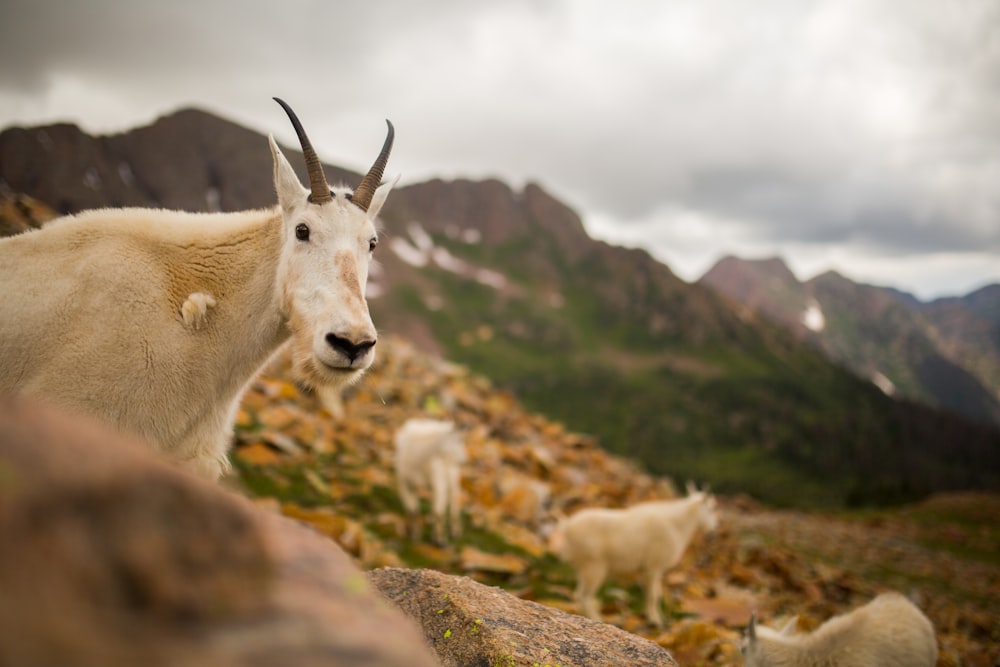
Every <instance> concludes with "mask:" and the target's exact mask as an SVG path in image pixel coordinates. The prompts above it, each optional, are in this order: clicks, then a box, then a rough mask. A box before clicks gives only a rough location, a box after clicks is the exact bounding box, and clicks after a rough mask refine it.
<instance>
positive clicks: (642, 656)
mask: <svg viewBox="0 0 1000 667" xmlns="http://www.w3.org/2000/svg"><path fill="white" fill-rule="evenodd" d="M368 577H369V579H370V580H371V582H372V583H373V584H374V585H375V587H376V588H378V589H379V590H380V591H381V592H382V593H383V594H384V595H385V596H386V597H388V598H389V599H391V600H392V601H393V602H395V603H396V604H397V605H399V607H400V608H401V609H402V610H403V611H404V612H406V613H407V614H408V615H409V616H411V617H412V618H414V619H415V620H416V621H417V622H418V623H419V624H420V625H421V626H422V627H423V629H424V635H425V637H426V638H427V640H428V641H429V642H430V643H431V645H432V646H433V647H434V650H435V651H437V654H438V657H439V658H440V660H441V664H442V665H444V667H459V666H461V665H502V666H503V667H515V666H521V665H526V666H534V665H561V667H573V666H579V667H583V666H585V665H631V666H633V667H641V666H642V665H656V666H657V667H670V666H671V665H673V666H674V667H676V665H677V663H676V662H674V660H673V658H671V657H670V654H669V653H668V652H667V651H666V650H665V649H663V648H662V647H660V646H659V645H657V644H655V643H653V642H651V641H649V640H648V639H643V638H642V637H639V636H637V635H633V634H630V633H628V632H625V631H624V630H620V629H618V628H616V627H614V626H611V625H607V624H604V623H598V622H595V621H592V620H590V619H586V618H583V617H582V616H576V615H574V614H567V613H565V612H562V611H559V610H557V609H553V608H551V607H546V606H544V605H540V604H536V603H534V602H530V601H525V600H520V599H518V598H516V597H514V596H513V595H511V594H509V593H507V592H505V591H503V590H501V589H499V588H494V587H491V586H484V585H482V584H480V583H478V582H475V581H473V580H472V579H469V578H467V577H456V576H453V575H447V574H442V573H440V572H437V571H435V570H411V569H404V568H381V569H378V570H373V571H371V572H369V573H368Z"/></svg>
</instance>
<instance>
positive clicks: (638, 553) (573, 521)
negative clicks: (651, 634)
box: [549, 485, 719, 627]
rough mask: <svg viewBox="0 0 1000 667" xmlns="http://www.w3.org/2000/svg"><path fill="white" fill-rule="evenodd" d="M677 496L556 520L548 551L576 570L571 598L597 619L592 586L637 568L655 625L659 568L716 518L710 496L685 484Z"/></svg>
mask: <svg viewBox="0 0 1000 667" xmlns="http://www.w3.org/2000/svg"><path fill="white" fill-rule="evenodd" d="M688 492H689V495H688V496H687V497H686V498H682V499H680V500H661V501H651V502H646V503H640V504H638V505H633V506H632V507H629V508H626V509H602V508H590V509H584V510H580V511H579V512H577V513H576V514H574V515H573V516H571V517H570V518H568V519H564V520H563V521H560V523H559V525H558V526H556V528H555V530H554V531H553V533H552V535H551V537H550V541H549V544H550V547H551V548H552V551H553V552H554V553H555V554H556V555H557V556H559V557H560V558H562V559H563V560H564V561H566V562H568V563H569V564H570V565H572V566H573V569H575V570H576V575H577V585H576V603H577V606H578V608H579V609H580V611H581V612H583V614H584V615H585V616H588V617H589V618H592V619H595V620H600V619H601V614H600V610H599V609H598V606H597V597H596V596H597V591H598V589H599V588H600V587H601V584H602V583H603V582H604V579H605V577H607V576H608V575H609V574H612V575H614V574H631V573H636V572H638V573H640V574H641V576H642V580H643V588H644V592H645V598H646V618H647V620H648V621H649V622H650V623H651V624H653V625H655V626H657V627H660V626H662V625H663V617H662V615H661V613H660V598H661V597H662V596H663V590H662V579H663V575H664V573H665V572H666V571H667V570H669V569H670V568H672V567H674V566H675V565H677V563H679V562H680V560H681V557H682V556H683V555H684V551H685V550H686V549H687V546H688V544H690V542H691V540H692V539H693V538H694V535H695V532H696V531H697V530H698V528H702V529H704V530H705V531H707V532H711V531H714V530H715V528H716V526H717V525H718V523H719V517H718V511H717V509H716V501H715V497H714V496H712V495H710V494H708V493H707V492H704V491H697V490H695V489H694V487H693V486H691V485H689V486H688Z"/></svg>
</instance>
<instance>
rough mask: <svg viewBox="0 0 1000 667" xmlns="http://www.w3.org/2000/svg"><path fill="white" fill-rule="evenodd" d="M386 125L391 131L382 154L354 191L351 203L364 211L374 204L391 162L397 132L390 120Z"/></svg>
mask: <svg viewBox="0 0 1000 667" xmlns="http://www.w3.org/2000/svg"><path fill="white" fill-rule="evenodd" d="M385 124H386V125H388V126H389V131H388V133H387V134H386V136H385V143H383V144H382V152H380V153H379V154H378V157H377V158H375V163H374V164H373V165H372V168H371V169H369V170H368V173H367V174H365V177H364V178H362V179H361V184H360V185H358V187H357V189H355V190H354V195H353V196H352V197H351V201H352V202H354V203H355V204H357V205H358V206H360V207H361V210H362V211H367V210H368V207H369V206H370V205H371V203H372V196H373V195H374V194H375V188H377V187H378V186H379V184H380V183H381V182H382V174H383V173H384V172H385V165H386V163H387V162H389V153H390V152H391V151H392V140H393V138H394V137H395V136H396V131H395V130H394V129H393V127H392V123H390V122H389V119H388V118H387V119H386V121H385Z"/></svg>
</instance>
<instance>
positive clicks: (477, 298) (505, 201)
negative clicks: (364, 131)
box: [0, 112, 1000, 505]
mask: <svg viewBox="0 0 1000 667" xmlns="http://www.w3.org/2000/svg"><path fill="white" fill-rule="evenodd" d="M76 132H77V133H76V134H74V133H73V132H72V131H71V130H69V129H67V128H65V127H62V126H60V128H59V129H58V131H55V130H51V129H50V128H44V127H43V128H27V129H25V128H15V129H13V130H5V131H4V132H2V133H0V180H2V183H3V185H4V188H0V189H6V190H7V191H9V192H14V193H23V194H26V195H29V196H31V197H35V198H37V199H38V200H40V201H42V202H45V203H47V204H48V205H49V206H51V207H52V208H54V209H56V210H57V211H61V212H65V211H68V210H74V209H75V208H76V207H83V206H95V205H97V206H114V205H122V204H130V205H132V204H134V205H148V206H173V207H179V208H187V209H192V210H208V209H210V208H213V207H217V208H220V209H223V210H228V209H231V208H244V207H255V206H266V205H271V204H272V203H273V194H272V191H273V186H272V184H271V182H270V179H271V166H270V156H269V154H268V151H267V150H266V149H265V148H264V145H265V143H266V142H265V140H264V138H263V136H262V135H259V134H257V133H255V132H253V131H251V130H247V129H246V128H242V127H240V126H238V125H235V124H231V123H228V122H227V121H224V120H222V119H216V118H214V117H207V115H206V114H203V113H202V112H181V113H178V114H174V115H171V116H167V117H164V118H161V119H158V120H157V121H156V122H154V123H153V124H152V125H150V126H147V127H145V128H138V129H136V130H133V131H131V132H127V133H123V134H119V135H113V136H111V137H99V138H92V137H86V136H84V135H82V133H80V132H79V130H78V129H77V131H76ZM286 154H287V155H288V156H289V157H290V159H291V160H292V162H293V164H295V165H297V168H298V169H299V170H300V171H299V173H300V175H301V174H302V173H303V170H301V160H300V159H299V158H298V152H297V151H295V150H294V149H289V150H288V151H287V153H286ZM33 160H34V161H33ZM57 164H58V165H59V166H58V168H54V165H57ZM123 164H124V165H125V167H123V166H122V165H123ZM326 168H327V170H328V171H327V173H328V177H329V178H330V179H331V180H338V179H342V180H346V181H347V182H352V180H353V179H356V178H357V176H356V175H353V174H351V173H350V172H349V171H346V170H341V169H338V168H336V167H333V166H327V167H326ZM94 174H96V176H94ZM116 179H117V180H116ZM213 193H214V194H213ZM382 225H383V228H384V230H383V235H384V238H385V240H386V241H387V243H385V244H384V246H385V248H388V250H385V249H384V248H383V249H380V251H379V254H378V256H377V260H378V267H377V268H376V269H374V270H373V272H372V281H371V283H370V286H369V289H370V296H371V298H370V303H371V309H372V313H373V317H374V319H375V321H376V323H377V324H378V326H379V328H380V330H381V331H382V332H384V333H388V334H399V335H402V336H405V337H407V338H410V339H411V340H414V341H417V342H418V343H419V344H420V345H421V346H422V347H426V349H430V350H432V351H434V352H436V353H438V354H440V355H441V356H443V357H446V358H448V359H452V360H454V361H456V362H459V363H464V364H467V365H469V366H470V367H472V368H473V369H475V370H476V371H477V372H480V373H483V374H486V375H488V376H489V377H491V378H493V380H494V381H495V382H497V383H498V384H500V385H501V386H503V387H506V388H508V389H510V390H512V391H515V392H517V393H518V394H519V395H520V396H522V397H523V400H525V401H526V402H527V403H528V404H529V405H531V407H532V408H533V409H537V410H540V411H542V412H545V413H546V414H547V415H548V416H550V417H551V418H555V419H559V420H561V421H563V422H565V423H567V424H568V425H569V426H570V427H571V428H572V429H574V430H577V431H584V432H588V433H592V434H594V435H596V436H598V438H599V439H600V440H601V442H602V444H604V446H606V447H607V448H608V449H610V450H611V451H614V452H616V453H619V454H623V455H626V456H629V457H632V458H635V459H636V460H639V461H641V462H642V464H643V465H644V466H646V467H647V468H649V469H650V470H652V471H653V472H655V473H658V474H664V473H669V474H672V475H678V476H692V477H697V478H700V479H707V480H710V481H713V482H714V483H716V488H719V489H720V490H731V491H736V490H741V491H747V492H749V493H752V494H754V495H756V496H757V497H760V498H765V499H767V500H769V501H772V502H776V503H778V504H797V503H805V504H810V505H839V504H844V503H862V504H863V503H873V502H875V503H881V502H898V501H901V500H906V499H913V498H917V497H921V496H922V495H924V494H926V493H929V492H931V491H935V490H948V489H959V488H998V487H1000V474H998V473H996V472H995V471H997V470H998V469H1000V465H997V458H998V456H1000V431H997V430H996V429H991V428H987V427H983V426H977V425H974V424H970V423H967V422H966V421H964V420H961V419H958V418H957V417H954V416H951V415H948V414H946V413H942V412H940V411H936V410H930V409H926V408H923V407H921V406H919V405H916V404H915V403H912V402H909V401H896V400H894V399H891V398H889V397H887V396H885V395H884V394H883V393H882V392H881V391H879V390H878V389H876V388H875V387H874V385H872V384H871V383H869V382H867V381H862V380H859V379H857V378H856V377H855V376H854V375H853V374H851V373H848V372H847V371H845V370H844V369H842V368H840V367H839V366H837V365H835V364H831V363H830V362H829V361H827V360H826V359H825V358H824V357H823V356H822V355H821V354H820V353H819V352H818V351H816V350H815V349H813V348H812V347H810V346H808V345H805V344H803V343H802V342H801V341H799V340H798V339H797V338H796V337H795V336H794V335H793V334H791V333H789V332H788V331H786V330H785V329H784V328H783V327H781V326H778V325H775V324H773V323H771V322H770V321H769V320H768V319H766V318H764V317H762V316H759V315H757V314H756V313H755V312H753V311H752V310H751V309H748V308H746V307H742V306H739V305H738V304H734V303H733V301H732V300H730V299H727V298H723V297H721V296H719V295H717V294H716V292H715V291H713V290H712V289H710V288H708V287H707V286H705V285H700V284H689V283H686V282H684V281H682V280H681V279H679V278H678V277H677V276H676V275H675V274H674V273H673V272H672V271H671V270H670V268H669V267H667V266H666V265H664V264H662V263H660V262H658V261H656V260H655V259H654V258H653V257H652V256H650V255H649V253H648V252H645V251H643V250H636V249H625V248H620V247H617V246H613V245H611V244H607V243H604V242H600V241H595V240H593V239H591V238H590V237H589V235H588V234H587V233H586V230H585V229H584V227H583V224H582V222H581V220H580V218H579V216H578V215H577V214H576V213H575V212H574V211H573V210H572V209H571V208H570V207H568V206H566V205H565V204H563V203H562V202H559V201H558V200H556V199H555V198H554V197H552V196H551V195H549V194H548V193H546V192H545V190H544V189H543V188H542V187H541V186H539V185H537V184H528V185H526V186H525V187H524V188H523V189H521V190H519V191H515V190H514V189H512V188H510V187H509V186H508V185H506V184H504V183H502V182H500V181H498V180H495V179H494V180H485V181H469V180H463V179H458V180H454V181H443V180H438V179H435V180H431V181H427V182H424V183H418V184H414V185H408V186H405V187H399V188H397V189H396V190H395V191H394V192H393V194H392V196H391V197H390V198H389V202H388V203H387V204H386V207H385V208H384V210H383V213H382ZM942 443H945V444H942ZM956 461H958V462H960V464H957V463H956Z"/></svg>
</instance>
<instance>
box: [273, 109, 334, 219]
mask: <svg viewBox="0 0 1000 667" xmlns="http://www.w3.org/2000/svg"><path fill="white" fill-rule="evenodd" d="M274 101H275V102H277V103H278V104H280V105H281V108H282V109H284V110H285V113H287V114H288V119H289V120H290V121H292V127H294V128H295V134H297V135H298V136H299V144H300V145H301V146H302V157H304V158H305V159H306V171H307V172H309V185H310V186H311V188H312V193H311V194H310V195H309V201H311V202H312V203H314V204H325V203H326V202H328V201H330V200H331V199H333V196H332V195H331V194H330V186H329V185H327V182H326V176H325V175H324V174H323V165H322V164H320V161H319V156H318V155H316V151H315V150H314V149H313V147H312V144H311V143H310V142H309V137H307V136H306V131H305V130H303V129H302V123H300V122H299V118H298V116H296V115H295V112H294V111H292V108H291V107H290V106H288V105H287V104H286V103H285V101H284V100H282V99H280V98H278V97H275V98H274Z"/></svg>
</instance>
